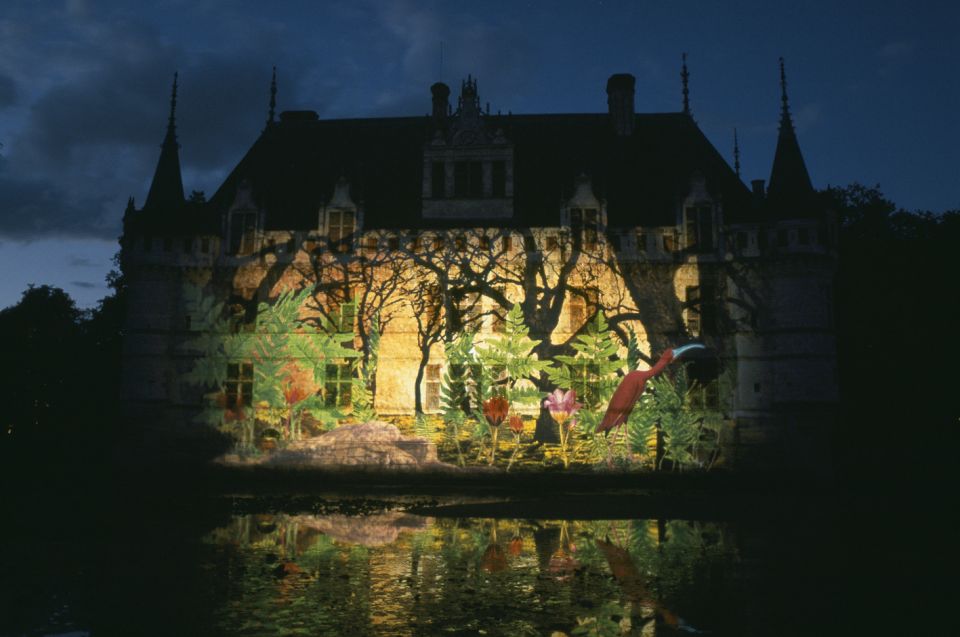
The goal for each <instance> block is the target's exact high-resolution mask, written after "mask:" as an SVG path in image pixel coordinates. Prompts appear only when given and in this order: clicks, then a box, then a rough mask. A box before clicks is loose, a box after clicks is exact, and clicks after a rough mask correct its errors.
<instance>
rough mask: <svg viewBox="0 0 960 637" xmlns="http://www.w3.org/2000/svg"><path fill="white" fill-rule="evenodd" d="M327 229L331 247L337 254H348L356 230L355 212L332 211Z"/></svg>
mask: <svg viewBox="0 0 960 637" xmlns="http://www.w3.org/2000/svg"><path fill="white" fill-rule="evenodd" d="M329 214H330V216H329V222H328V229H327V238H328V239H329V240H330V245H331V246H332V247H333V249H334V250H336V251H337V252H348V251H349V250H350V245H351V242H352V240H353V232H354V230H355V226H354V219H353V211H351V210H331V211H330V213H329Z"/></svg>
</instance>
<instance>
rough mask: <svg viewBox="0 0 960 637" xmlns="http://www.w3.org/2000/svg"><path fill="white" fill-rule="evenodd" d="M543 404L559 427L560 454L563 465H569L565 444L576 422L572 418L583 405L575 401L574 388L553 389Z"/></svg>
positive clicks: (568, 440)
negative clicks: (566, 389) (567, 389)
mask: <svg viewBox="0 0 960 637" xmlns="http://www.w3.org/2000/svg"><path fill="white" fill-rule="evenodd" d="M543 406H544V407H546V408H547V410H548V411H549V412H550V416H551V417H552V418H553V420H554V421H555V422H556V423H557V425H558V426H559V427H560V455H561V456H562V457H563V466H564V467H569V466H570V458H569V456H568V455H567V446H568V444H569V442H570V430H571V429H573V427H574V426H576V424H577V419H576V418H574V416H575V415H576V413H577V412H578V411H580V408H581V407H583V405H581V404H580V403H578V402H577V392H576V390H574V389H571V390H569V391H566V392H565V391H563V390H561V389H559V388H558V389H555V390H553V393H552V394H550V395H549V396H547V398H546V400H544V401H543Z"/></svg>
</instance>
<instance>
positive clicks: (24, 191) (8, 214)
mask: <svg viewBox="0 0 960 637" xmlns="http://www.w3.org/2000/svg"><path fill="white" fill-rule="evenodd" d="M6 163H7V162H5V161H3V160H2V159H0V234H3V235H5V236H8V237H12V238H15V239H32V238H36V237H44V236H86V237H103V238H110V237H116V236H117V229H118V224H117V223H116V221H115V220H113V219H111V218H109V216H108V215H107V214H106V213H105V212H104V210H105V205H104V204H105V198H100V199H98V198H94V197H90V198H86V199H76V198H75V197H73V196H72V195H70V194H69V193H68V192H66V191H65V190H64V189H62V188H59V187H57V186H56V185H55V184H53V183H50V182H48V181H45V180H40V179H29V178H17V177H11V176H9V175H8V174H7V171H6Z"/></svg>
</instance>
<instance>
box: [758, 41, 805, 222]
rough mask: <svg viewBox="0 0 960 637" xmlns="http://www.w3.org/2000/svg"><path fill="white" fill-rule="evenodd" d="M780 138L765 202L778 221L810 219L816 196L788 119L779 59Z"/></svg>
mask: <svg viewBox="0 0 960 637" xmlns="http://www.w3.org/2000/svg"><path fill="white" fill-rule="evenodd" d="M780 101H781V110H780V134H779V135H778V137H777V150H776V153H775V154H774V156H773V170H772V171H771V173H770V184H769V186H768V187H767V200H768V202H769V203H770V206H771V209H772V210H773V211H774V212H775V213H776V214H777V215H778V216H780V217H783V218H789V217H809V216H811V215H812V214H813V213H814V212H815V205H816V201H815V199H816V193H815V192H814V190H813V184H812V183H811V182H810V174H809V173H808V172H807V165H806V163H804V161H803V155H802V154H801V153H800V144H799V143H798V142H797V134H796V131H794V128H793V120H792V119H791V117H790V102H789V100H788V99H787V76H786V73H785V71H784V66H783V58H780Z"/></svg>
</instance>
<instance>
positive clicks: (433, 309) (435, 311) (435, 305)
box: [423, 283, 443, 325]
mask: <svg viewBox="0 0 960 637" xmlns="http://www.w3.org/2000/svg"><path fill="white" fill-rule="evenodd" d="M442 305H443V299H442V297H441V296H440V286H439V285H438V284H436V283H433V284H430V285H428V286H427V287H426V288H424V291H423V319H424V322H425V324H427V325H435V324H436V322H437V319H439V318H440V308H441V306H442Z"/></svg>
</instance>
